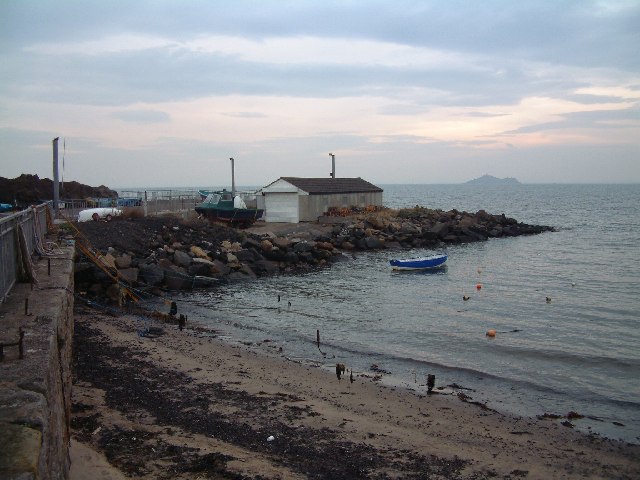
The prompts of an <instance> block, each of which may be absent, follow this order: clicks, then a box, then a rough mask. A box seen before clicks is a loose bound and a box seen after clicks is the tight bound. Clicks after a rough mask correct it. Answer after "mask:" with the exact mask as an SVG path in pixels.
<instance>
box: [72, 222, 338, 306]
mask: <svg viewBox="0 0 640 480" xmlns="http://www.w3.org/2000/svg"><path fill="white" fill-rule="evenodd" d="M79 228H80V231H81V233H82V235H80V236H78V237H77V240H76V241H77V242H78V243H81V242H85V243H86V244H87V245H91V247H92V248H93V249H94V251H95V252H96V253H97V255H96V257H97V258H99V262H100V263H101V264H102V265H103V267H104V268H99V267H98V266H96V264H95V262H94V261H91V259H89V258H88V257H87V256H86V255H84V254H80V255H78V260H77V262H76V286H77V289H78V290H80V291H82V292H83V293H84V294H86V295H87V296H90V297H91V296H94V297H102V296H104V295H107V296H109V297H111V298H113V299H116V298H117V296H118V287H117V286H116V285H115V284H114V282H113V279H112V276H113V275H118V276H119V277H120V278H121V279H122V280H123V281H124V283H125V284H128V285H130V286H131V287H133V288H135V289H140V290H148V289H169V290H189V289H193V288H198V287H208V286H214V285H216V284H218V283H220V282H233V281H242V280H251V279H255V278H257V277H260V276H266V275H275V274H278V273H292V272H298V271H305V270H310V269H312V268H318V267H321V266H323V265H327V264H330V263H331V262H334V261H336V260H338V259H340V258H341V256H342V255H341V253H340V251H339V250H338V249H336V248H335V247H334V245H333V244H332V243H331V242H330V241H316V240H314V239H313V238H311V237H310V236H309V235H302V236H296V237H282V236H276V235H274V234H266V235H255V234H251V233H248V232H245V231H242V230H236V229H233V228H227V227H224V226H220V225H215V224H210V223H207V222H206V221H201V220H192V221H181V220H179V219H177V218H172V217H166V218H132V219H122V220H120V219H118V220H114V221H112V222H88V223H85V224H80V225H79Z"/></svg>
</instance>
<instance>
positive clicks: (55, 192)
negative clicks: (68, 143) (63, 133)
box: [53, 137, 60, 217]
mask: <svg viewBox="0 0 640 480" xmlns="http://www.w3.org/2000/svg"><path fill="white" fill-rule="evenodd" d="M59 138H60V137H56V138H54V139H53V213H54V216H56V217H57V216H58V204H59V202H60V184H59V183H58V139H59Z"/></svg>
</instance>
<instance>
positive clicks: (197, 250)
mask: <svg viewBox="0 0 640 480" xmlns="http://www.w3.org/2000/svg"><path fill="white" fill-rule="evenodd" d="M189 251H190V252H191V253H193V254H194V255H195V257H196V258H207V259H208V258H209V255H207V252H205V251H204V250H203V249H202V248H200V247H198V246H197V245H192V246H191V248H190V249H189Z"/></svg>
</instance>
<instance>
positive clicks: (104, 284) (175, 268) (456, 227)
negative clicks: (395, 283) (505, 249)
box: [75, 207, 553, 299]
mask: <svg viewBox="0 0 640 480" xmlns="http://www.w3.org/2000/svg"><path fill="white" fill-rule="evenodd" d="M322 220H324V221H325V222H329V223H331V222H336V221H338V222H339V223H337V224H335V225H333V226H331V225H325V226H323V227H321V228H310V227H311V226H317V227H320V225H315V224H314V225H309V224H307V225H306V228H305V225H301V226H300V227H299V228H296V229H295V230H293V233H286V232H280V233H279V234H276V233H273V231H272V230H271V229H270V226H269V224H266V225H264V226H263V227H262V228H261V230H263V233H257V232H255V231H254V233H251V232H247V231H243V230H236V229H233V228H227V227H225V226H221V225H215V224H210V223H208V222H206V221H203V220H192V221H182V220H179V219H177V218H173V217H164V218H130V219H118V220H114V221H112V222H87V223H84V224H80V226H79V228H80V229H81V232H82V235H81V236H79V237H78V239H77V242H79V243H80V242H83V241H86V242H87V244H90V245H91V246H92V247H93V248H94V249H95V251H96V252H99V253H98V254H97V256H98V257H99V259H100V260H99V261H100V262H101V263H102V265H103V267H104V268H102V269H101V268H98V267H97V266H96V264H95V262H91V261H89V259H88V258H87V257H86V256H85V255H79V256H78V262H77V263H76V278H75V282H76V285H77V288H78V289H79V290H81V291H82V292H86V294H87V295H89V296H104V295H105V294H106V295H108V296H109V297H111V298H113V299H116V298H117V296H118V294H119V292H118V287H117V285H115V284H114V282H113V278H112V276H113V275H118V276H119V277H120V278H121V279H122V280H123V281H124V283H125V284H128V285H130V286H131V287H133V288H135V289H140V290H149V289H169V290H189V289H193V288H199V287H210V286H215V285H216V284H219V283H220V282H234V281H242V280H252V279H255V278H257V277H261V276H269V275H276V274H280V273H295V272H300V271H308V270H310V269H313V268H318V267H322V266H325V265H330V264H331V263H333V262H335V261H338V260H340V259H342V258H345V257H344V255H343V254H342V253H343V252H344V251H358V250H360V251H362V250H382V249H410V248H439V247H442V246H444V245H447V244H458V243H466V242H477V241H485V240H488V239H489V238H500V237H514V236H519V235H531V234H538V233H542V232H546V231H552V230H553V228H552V227H548V226H541V225H528V224H524V223H521V222H518V221H517V220H515V219H513V218H509V217H506V216H505V215H504V214H502V215H492V214H489V213H487V212H485V211H484V210H480V211H478V212H476V213H467V212H459V211H457V210H451V211H448V212H445V211H442V210H431V209H427V208H422V207H416V208H412V209H404V210H389V209H385V210H382V211H379V212H370V213H367V214H361V215H354V216H352V217H348V218H340V219H322ZM319 223H320V224H322V223H323V222H319ZM100 252H101V253H100Z"/></svg>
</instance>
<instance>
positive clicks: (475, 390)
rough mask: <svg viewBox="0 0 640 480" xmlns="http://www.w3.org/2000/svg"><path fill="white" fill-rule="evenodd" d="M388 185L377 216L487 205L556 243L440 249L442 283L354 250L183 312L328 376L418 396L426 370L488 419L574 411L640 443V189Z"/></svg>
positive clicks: (202, 298) (188, 298)
mask: <svg viewBox="0 0 640 480" xmlns="http://www.w3.org/2000/svg"><path fill="white" fill-rule="evenodd" d="M383 188H384V204H385V205H386V206H388V207H393V208H399V207H410V206H415V205H421V206H425V207H429V208H440V209H443V210H450V209H453V208H456V209H458V210H466V211H469V212H475V211H477V210H479V209H485V210H486V211H488V212H490V213H496V214H500V213H505V214H506V215H507V216H511V217H514V218H516V219H517V220H519V221H523V222H526V223H534V224H545V225H553V226H555V227H556V228H557V232H553V233H545V234H542V235H536V236H530V237H519V238H507V239H493V240H489V241H487V242H482V243H474V244H468V245H461V246H451V247H449V248H448V253H449V262H448V268H447V269H446V270H444V271H442V272H439V273H415V272H409V273H394V272H392V271H391V270H390V268H389V264H388V261H389V260H390V259H391V258H394V257H400V256H407V257H410V256H419V255H422V254H427V253H432V252H429V251H427V250H414V251H411V252H398V251H393V252H391V251H382V252H372V253H356V254H355V255H354V256H352V257H349V260H348V261H345V262H342V263H338V264H335V265H333V266H332V267H331V268H330V269H324V270H320V271H317V272H313V273H308V274H304V275H296V276H287V277H277V278H268V279H261V280H258V281H256V282H248V283H242V284H234V285H228V286H224V287H221V288H220V289H218V290H216V291H212V292H206V293H193V294H189V295H185V296H184V297H183V298H182V300H183V302H181V303H182V306H181V311H183V312H185V313H187V314H188V315H190V318H192V319H196V320H198V321H200V322H203V323H206V324H208V325H211V326H212V327H214V328H216V329H219V330H221V331H222V332H223V334H224V335H226V336H227V337H229V339H231V340H236V341H250V342H260V341H262V340H265V339H268V340H270V341H271V342H269V343H263V347H264V348H267V346H269V347H272V346H278V347H279V346H282V347H283V349H284V352H285V353H286V354H287V355H288V356H289V357H291V358H295V359H300V360H303V361H308V362H316V363H318V364H320V365H322V366H324V367H325V368H331V366H334V367H335V363H336V362H337V361H339V362H343V363H345V364H347V366H349V367H352V368H354V370H355V371H356V372H362V373H368V374H372V372H370V366H371V365H372V364H377V365H378V366H379V367H380V368H382V369H384V370H386V371H388V372H390V373H389V374H386V375H384V378H383V380H382V381H383V382H384V383H386V384H389V385H395V386H399V387H405V388H410V389H413V390H416V391H417V392H424V391H425V385H424V384H425V383H426V378H425V377H426V374H427V373H432V374H435V375H436V385H448V384H453V383H456V384H458V385H462V386H464V387H466V388H470V389H472V390H470V391H465V393H467V394H469V395H470V396H471V397H472V398H473V400H478V401H480V402H487V404H488V406H489V407H491V408H494V409H496V410H498V411H502V412H509V413H515V414H519V415H527V416H533V415H541V414H544V413H554V414H560V415H566V414H567V413H568V412H570V411H575V412H578V413H580V414H582V415H586V416H588V417H591V418H585V419H583V420H576V421H574V423H575V425H576V428H580V429H582V430H584V431H591V432H594V433H597V434H601V435H606V436H608V437H610V438H620V439H624V440H626V441H630V442H634V443H638V442H640V268H639V267H640V185H520V186H513V187H498V188H494V187H471V186H466V185H386V186H384V185H383ZM477 284H481V285H482V288H481V289H480V290H478V289H477V288H476V285H477ZM278 295H280V296H281V299H282V300H281V302H280V303H278V301H277V297H278ZM463 295H468V296H470V297H471V298H470V300H469V301H466V302H465V301H463V300H462V297H463ZM546 297H551V302H550V303H547V301H546ZM288 302H291V306H288ZM488 329H496V330H497V332H498V334H497V336H496V338H494V339H490V338H488V337H487V336H486V335H485V333H486V331H487V330H488ZM316 330H320V334H321V347H320V350H321V351H322V352H320V351H319V350H318V348H317V347H316V345H315V340H316ZM323 353H324V355H323ZM614 422H615V423H614Z"/></svg>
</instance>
